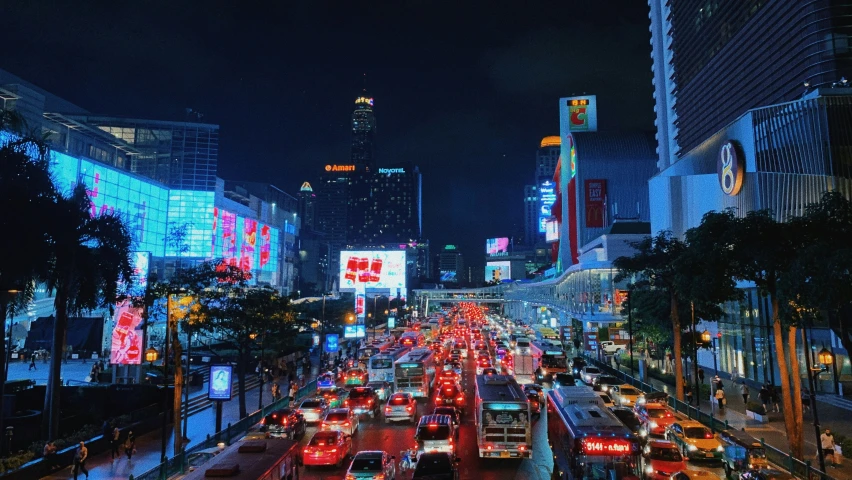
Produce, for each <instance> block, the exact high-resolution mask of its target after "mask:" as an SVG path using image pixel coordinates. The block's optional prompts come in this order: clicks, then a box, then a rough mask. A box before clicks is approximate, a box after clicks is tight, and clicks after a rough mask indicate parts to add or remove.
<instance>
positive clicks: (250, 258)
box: [210, 207, 280, 285]
mask: <svg viewBox="0 0 852 480" xmlns="http://www.w3.org/2000/svg"><path fill="white" fill-rule="evenodd" d="M211 230H212V237H213V240H212V245H211V250H210V255H211V256H212V257H214V258H221V259H223V260H224V261H225V263H227V264H228V265H231V266H234V267H239V268H240V269H241V270H243V271H244V272H248V273H251V275H252V281H256V282H260V283H268V284H270V285H278V283H279V282H278V258H279V254H280V253H279V248H278V245H279V244H278V239H279V237H278V236H279V234H280V231H279V230H278V229H277V228H273V227H271V226H269V225H267V224H265V223H261V222H258V221H257V220H254V219H252V218H246V217H242V216H240V215H237V214H236V213H233V212H229V211H227V210H223V209H221V208H218V207H214V208H213V222H212V225H211Z"/></svg>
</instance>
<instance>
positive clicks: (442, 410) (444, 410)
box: [432, 407, 461, 436]
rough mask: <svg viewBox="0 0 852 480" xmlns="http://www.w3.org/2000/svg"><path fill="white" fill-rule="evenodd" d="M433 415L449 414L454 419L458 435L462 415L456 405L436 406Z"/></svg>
mask: <svg viewBox="0 0 852 480" xmlns="http://www.w3.org/2000/svg"><path fill="white" fill-rule="evenodd" d="M432 415H448V416H449V417H450V419H452V421H453V425H455V426H456V436H458V432H459V431H458V426H459V424H460V423H461V415H460V414H459V411H458V410H457V409H456V407H435V409H434V410H432Z"/></svg>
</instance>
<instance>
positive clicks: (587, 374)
mask: <svg viewBox="0 0 852 480" xmlns="http://www.w3.org/2000/svg"><path fill="white" fill-rule="evenodd" d="M600 376H601V370H600V369H599V368H598V367H593V366H591V365H586V366H585V367H583V369H582V370H580V380H582V381H583V383H585V384H586V385H594V384H595V381H596V380H597V379H598V377H600Z"/></svg>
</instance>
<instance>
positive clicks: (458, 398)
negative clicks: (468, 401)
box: [456, 395, 464, 402]
mask: <svg viewBox="0 0 852 480" xmlns="http://www.w3.org/2000/svg"><path fill="white" fill-rule="evenodd" d="M456 401H457V402H463V401H464V396H462V395H459V396H458V397H456Z"/></svg>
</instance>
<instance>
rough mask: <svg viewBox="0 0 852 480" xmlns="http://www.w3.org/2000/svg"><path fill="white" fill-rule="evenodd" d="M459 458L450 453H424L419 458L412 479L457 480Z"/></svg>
mask: <svg viewBox="0 0 852 480" xmlns="http://www.w3.org/2000/svg"><path fill="white" fill-rule="evenodd" d="M458 463H459V459H458V458H455V457H453V456H452V455H451V454H449V453H441V452H434V453H423V454H421V455H420V457H419V458H418V459H417V466H416V467H415V468H414V473H413V474H412V476H411V478H412V480H457V479H458V477H459V473H458Z"/></svg>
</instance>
